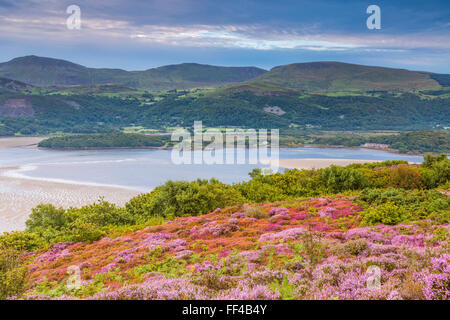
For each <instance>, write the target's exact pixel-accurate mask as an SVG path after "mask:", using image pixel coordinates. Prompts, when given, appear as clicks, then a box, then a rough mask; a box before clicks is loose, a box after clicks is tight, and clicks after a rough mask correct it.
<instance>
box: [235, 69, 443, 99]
mask: <svg viewBox="0 0 450 320" xmlns="http://www.w3.org/2000/svg"><path fill="white" fill-rule="evenodd" d="M448 79H449V78H448V75H438V74H433V73H428V72H419V71H409V70H405V69H393V68H384V67H373V66H363V65H357V64H349V63H342V62H309V63H294V64H289V65H284V66H278V67H275V68H273V69H271V70H270V71H269V72H267V73H265V74H263V75H261V76H259V77H258V78H255V79H253V80H251V81H249V82H246V83H242V84H238V85H235V86H232V87H231V89H232V91H233V92H236V91H242V88H243V87H253V88H255V87H261V86H265V87H267V86H268V84H267V83H272V84H273V85H277V86H278V87H280V86H281V87H285V88H290V89H297V90H301V91H315V92H336V91H408V90H414V89H429V88H441V87H442V85H445V84H446V83H447V82H448ZM441 82H442V83H441ZM256 90H257V89H256ZM250 91H254V90H250Z"/></svg>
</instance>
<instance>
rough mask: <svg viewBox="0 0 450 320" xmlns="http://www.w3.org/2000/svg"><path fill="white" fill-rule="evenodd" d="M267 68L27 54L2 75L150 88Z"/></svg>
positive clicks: (185, 85)
mask: <svg viewBox="0 0 450 320" xmlns="http://www.w3.org/2000/svg"><path fill="white" fill-rule="evenodd" d="M265 72H267V71H266V70H263V69H260V68H256V67H218V66H210V65H202V64H196V63H183V64H177V65H169V66H163V67H159V68H153V69H148V70H145V71H126V70H121V69H107V68H87V67H85V66H82V65H79V64H75V63H72V62H69V61H66V60H60V59H53V58H45V57H38V56H25V57H19V58H15V59H12V60H10V61H8V62H4V63H0V76H3V77H6V78H10V79H14V80H18V81H22V82H25V83H28V84H32V85H36V86H71V85H96V84H107V83H117V84H121V85H125V86H129V87H133V88H144V89H149V90H171V89H189V88H195V87H208V86H217V85H224V84H231V83H237V82H243V81H248V80H250V79H253V78H256V77H258V76H260V75H262V74H263V73H265Z"/></svg>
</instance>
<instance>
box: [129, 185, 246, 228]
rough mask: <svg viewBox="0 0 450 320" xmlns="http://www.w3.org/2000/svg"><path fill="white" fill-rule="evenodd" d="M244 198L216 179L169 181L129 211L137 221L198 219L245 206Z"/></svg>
mask: <svg viewBox="0 0 450 320" xmlns="http://www.w3.org/2000/svg"><path fill="white" fill-rule="evenodd" d="M244 202H245V200H244V198H243V197H242V195H241V194H240V193H239V192H238V191H236V190H235V189H233V188H232V187H231V186H229V185H226V184H223V183H221V182H219V181H217V180H215V179H211V180H209V181H208V180H201V179H198V180H197V181H193V182H187V181H168V182H166V183H165V184H164V185H162V186H159V187H157V188H155V190H153V191H152V192H150V193H149V194H147V195H141V196H138V197H136V198H133V199H132V200H130V202H128V203H127V204H126V209H127V211H128V212H129V213H131V214H132V215H133V216H135V217H136V219H142V218H145V219H147V218H150V217H152V216H162V217H177V216H196V215H201V214H205V213H209V212H211V211H213V210H214V209H216V208H221V207H226V206H231V205H236V204H242V203H244Z"/></svg>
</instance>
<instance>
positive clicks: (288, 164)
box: [272, 159, 380, 169]
mask: <svg viewBox="0 0 450 320" xmlns="http://www.w3.org/2000/svg"><path fill="white" fill-rule="evenodd" d="M369 162H380V161H379V160H357V159H281V160H279V162H278V164H279V166H280V167H281V168H286V169H321V168H326V167H329V166H331V165H332V164H334V165H337V166H347V165H349V164H352V163H369ZM272 164H274V162H272Z"/></svg>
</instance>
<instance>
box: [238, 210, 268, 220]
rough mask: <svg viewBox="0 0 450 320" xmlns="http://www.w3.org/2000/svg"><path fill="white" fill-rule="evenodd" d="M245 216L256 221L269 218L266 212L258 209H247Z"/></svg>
mask: <svg viewBox="0 0 450 320" xmlns="http://www.w3.org/2000/svg"><path fill="white" fill-rule="evenodd" d="M244 214H245V216H246V217H251V218H255V219H266V218H268V217H269V215H268V214H267V213H265V212H264V211H262V210H261V209H260V208H257V207H249V208H247V209H246V210H245V213H244Z"/></svg>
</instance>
